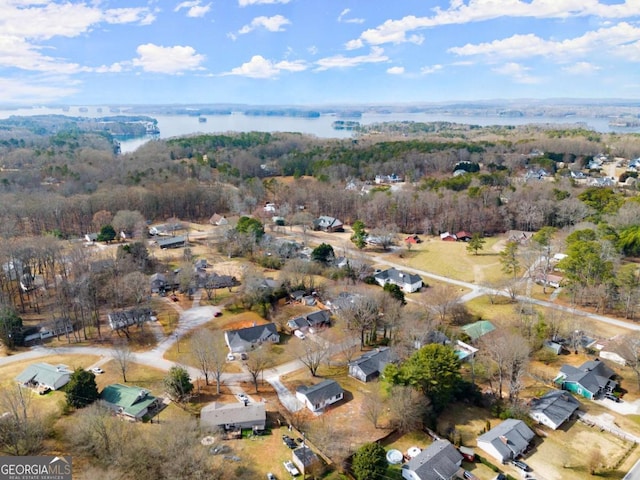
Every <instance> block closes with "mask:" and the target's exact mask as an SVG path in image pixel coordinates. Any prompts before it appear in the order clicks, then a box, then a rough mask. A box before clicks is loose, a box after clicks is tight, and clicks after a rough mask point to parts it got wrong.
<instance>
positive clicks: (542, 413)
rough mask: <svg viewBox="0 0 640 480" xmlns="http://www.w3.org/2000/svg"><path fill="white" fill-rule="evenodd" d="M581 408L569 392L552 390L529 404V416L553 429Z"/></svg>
mask: <svg viewBox="0 0 640 480" xmlns="http://www.w3.org/2000/svg"><path fill="white" fill-rule="evenodd" d="M578 408H580V402H578V401H577V400H576V399H575V398H573V395H571V394H570V393H569V392H565V391H562V390H551V391H550V392H548V393H546V394H545V395H543V396H542V397H540V398H534V399H533V400H531V402H530V404H529V416H530V417H531V418H533V419H534V420H535V421H536V422H538V423H540V424H542V425H545V426H547V427H549V428H551V429H553V430H555V429H557V428H558V427H559V426H560V425H562V424H563V423H564V422H566V421H567V420H569V419H570V418H571V416H572V415H573V413H574V412H575V411H576V410H578Z"/></svg>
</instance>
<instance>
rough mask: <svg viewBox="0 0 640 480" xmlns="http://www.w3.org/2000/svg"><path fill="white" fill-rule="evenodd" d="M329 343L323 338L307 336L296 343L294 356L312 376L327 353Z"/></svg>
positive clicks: (315, 373)
mask: <svg viewBox="0 0 640 480" xmlns="http://www.w3.org/2000/svg"><path fill="white" fill-rule="evenodd" d="M330 345H331V344H330V343H329V342H326V341H325V340H324V339H323V338H317V339H311V338H307V339H305V340H303V341H301V342H299V343H298V345H297V347H296V356H297V357H298V359H299V360H300V361H301V362H302V363H303V364H304V366H305V367H307V368H308V369H309V372H310V373H311V375H312V376H314V377H315V376H316V375H317V373H318V368H320V364H321V363H322V361H323V360H324V359H325V358H326V357H327V356H328V355H329V348H330Z"/></svg>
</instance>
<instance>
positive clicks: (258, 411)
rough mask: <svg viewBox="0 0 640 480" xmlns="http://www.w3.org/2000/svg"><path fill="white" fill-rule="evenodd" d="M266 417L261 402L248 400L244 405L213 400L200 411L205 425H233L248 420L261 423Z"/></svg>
mask: <svg viewBox="0 0 640 480" xmlns="http://www.w3.org/2000/svg"><path fill="white" fill-rule="evenodd" d="M266 418H267V414H266V412H265V408H264V403H262V402H250V403H248V404H246V405H245V404H244V403H240V402H233V403H220V402H213V403H210V404H208V405H206V406H205V407H203V408H202V410H201V411H200V420H201V422H203V423H204V424H206V425H233V424H236V423H248V422H256V424H257V425H262V424H264V422H265V419H266Z"/></svg>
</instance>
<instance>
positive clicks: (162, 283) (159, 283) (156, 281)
mask: <svg viewBox="0 0 640 480" xmlns="http://www.w3.org/2000/svg"><path fill="white" fill-rule="evenodd" d="M149 286H150V287H151V293H159V292H163V291H164V289H165V287H166V286H167V276H166V275H165V274H164V273H154V274H153V275H151V278H150V279H149Z"/></svg>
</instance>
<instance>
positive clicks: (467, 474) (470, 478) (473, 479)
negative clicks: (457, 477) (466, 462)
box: [462, 470, 478, 480]
mask: <svg viewBox="0 0 640 480" xmlns="http://www.w3.org/2000/svg"><path fill="white" fill-rule="evenodd" d="M462 476H463V477H464V478H466V479H468V480H478V477H476V476H475V475H474V474H473V473H471V472H470V471H468V470H465V471H464V472H462Z"/></svg>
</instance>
